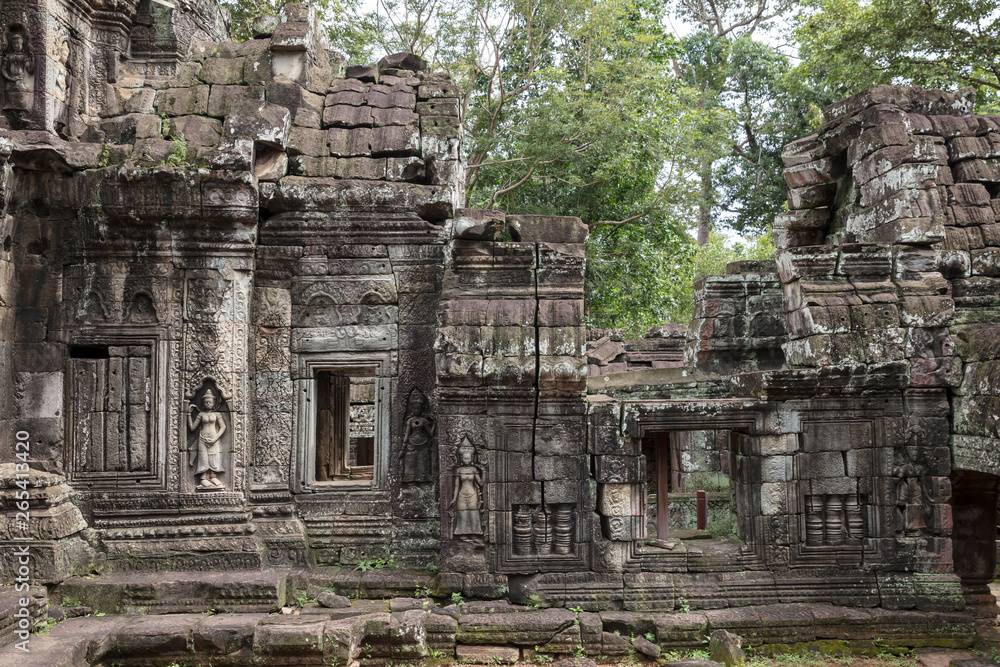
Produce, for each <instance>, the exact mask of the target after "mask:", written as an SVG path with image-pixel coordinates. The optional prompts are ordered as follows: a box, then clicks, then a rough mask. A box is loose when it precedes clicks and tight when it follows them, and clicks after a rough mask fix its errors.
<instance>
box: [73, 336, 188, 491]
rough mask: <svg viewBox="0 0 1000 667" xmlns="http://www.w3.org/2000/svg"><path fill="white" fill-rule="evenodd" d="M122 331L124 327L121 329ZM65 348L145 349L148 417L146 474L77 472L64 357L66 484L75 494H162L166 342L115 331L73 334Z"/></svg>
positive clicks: (166, 408) (164, 477) (164, 485)
mask: <svg viewBox="0 0 1000 667" xmlns="http://www.w3.org/2000/svg"><path fill="white" fill-rule="evenodd" d="M122 328H125V327H122ZM68 345H69V346H74V347H75V346H81V347H134V346H145V347H148V348H149V351H150V353H149V354H150V364H149V367H150V378H149V380H150V406H151V409H150V413H149V418H150V421H151V424H150V426H149V433H150V439H151V442H150V443H149V444H150V447H149V457H150V461H149V471H144V472H127V471H122V472H88V471H81V470H77V468H76V453H75V451H74V448H75V444H76V443H75V442H74V440H73V424H74V421H75V420H76V416H77V412H76V402H75V400H74V396H73V380H72V373H73V361H72V359H71V357H70V356H69V353H68V349H67V354H66V380H65V382H64V392H65V393H64V402H63V405H64V406H65V418H66V422H65V423H66V426H65V438H64V440H65V445H64V448H63V461H64V463H65V468H64V469H65V470H66V477H67V479H68V480H69V481H70V482H78V483H79V484H78V486H79V487H80V488H79V490H81V491H84V492H87V491H94V492H97V491H109V490H115V491H134V490H157V489H158V490H165V489H166V488H167V470H166V468H167V466H166V460H167V456H166V454H167V452H166V449H167V444H166V443H167V439H168V437H167V428H168V424H169V422H170V419H169V415H168V411H169V405H168V401H167V400H166V398H165V397H166V396H167V395H168V387H167V381H168V377H169V369H168V368H167V363H168V361H167V360H168V356H169V350H168V346H169V342H168V341H166V340H164V339H163V337H162V336H161V335H159V334H158V333H151V332H149V331H136V332H128V331H127V330H126V331H122V330H121V329H118V330H116V331H114V332H110V331H109V332H107V333H104V332H88V333H85V334H77V335H74V336H72V337H71V338H70V340H69V341H68Z"/></svg>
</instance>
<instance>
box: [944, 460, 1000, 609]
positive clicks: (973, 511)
mask: <svg viewBox="0 0 1000 667" xmlns="http://www.w3.org/2000/svg"><path fill="white" fill-rule="evenodd" d="M997 480H998V478H997V476H996V475H987V474H984V473H980V472H971V471H965V470H957V471H955V472H954V473H952V475H951V484H952V491H951V510H952V521H953V526H954V528H953V532H952V540H953V553H954V558H955V574H957V575H958V576H959V578H960V579H961V580H962V591H963V593H964V594H965V602H966V604H967V605H968V606H969V607H970V609H972V610H973V611H974V612H975V613H976V615H977V616H979V617H981V618H995V617H996V615H997V605H996V599H995V598H994V597H993V595H992V594H991V593H990V583H992V582H993V579H994V577H995V576H996V566H997Z"/></svg>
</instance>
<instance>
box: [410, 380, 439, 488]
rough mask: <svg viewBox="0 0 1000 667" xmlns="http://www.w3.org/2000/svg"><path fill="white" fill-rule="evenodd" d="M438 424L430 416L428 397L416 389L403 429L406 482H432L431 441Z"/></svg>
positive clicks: (413, 392)
mask: <svg viewBox="0 0 1000 667" xmlns="http://www.w3.org/2000/svg"><path fill="white" fill-rule="evenodd" d="M436 429H437V422H436V421H435V420H434V417H432V416H430V414H429V409H428V405H427V397H426V396H424V394H423V392H421V391H420V390H419V389H417V388H416V387H414V389H413V391H411V392H410V397H409V400H408V401H407V406H406V425H405V427H404V428H403V454H402V462H401V467H402V476H403V481H404V482H429V481H431V441H432V440H433V439H434V431H435V430H436Z"/></svg>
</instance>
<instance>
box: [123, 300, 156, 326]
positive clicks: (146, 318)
mask: <svg viewBox="0 0 1000 667" xmlns="http://www.w3.org/2000/svg"><path fill="white" fill-rule="evenodd" d="M156 320H157V317H156V307H155V306H154V305H153V300H152V299H151V298H149V295H148V294H143V293H142V292H139V293H138V294H136V295H135V298H133V299H132V303H130V304H129V307H128V313H126V314H125V321H126V322H130V323H132V324H156Z"/></svg>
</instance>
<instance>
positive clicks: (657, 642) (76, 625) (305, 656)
mask: <svg viewBox="0 0 1000 667" xmlns="http://www.w3.org/2000/svg"><path fill="white" fill-rule="evenodd" d="M719 628H722V629H726V630H729V631H731V632H735V633H737V634H739V635H741V636H742V637H743V638H744V639H745V641H746V642H748V643H749V644H751V645H753V646H762V645H774V644H781V645H783V647H782V648H784V647H788V648H807V647H810V646H813V647H815V648H817V649H826V650H831V647H833V648H836V647H838V646H839V647H842V648H844V649H849V650H863V649H865V648H874V647H876V646H878V647H889V648H892V647H903V646H908V647H914V646H916V647H940V648H950V649H962V648H967V647H969V646H971V645H972V644H973V643H974V641H975V639H976V627H975V621H974V619H973V618H972V617H971V616H969V615H965V614H954V613H952V614H945V613H928V612H917V611H887V610H883V609H879V608H875V609H859V608H851V607H838V606H834V605H831V604H776V605H761V606H756V607H734V608H729V609H716V610H708V611H703V612H693V613H676V614H671V613H649V612H627V611H612V612H601V613H594V612H581V611H574V610H571V609H561V608H559V609H533V608H528V607H523V606H518V605H511V604H509V603H506V602H503V601H489V602H481V601H477V602H467V603H463V604H460V605H449V606H448V607H439V606H437V605H436V604H435V603H434V602H433V601H432V600H430V599H426V598H425V599H418V598H395V599H392V600H378V601H376V600H356V601H353V602H352V603H351V605H350V606H349V607H344V608H341V609H330V608H323V607H318V606H317V605H315V604H313V603H308V604H306V605H305V606H304V607H303V608H302V609H300V610H298V613H271V614H264V613H232V614H230V613H213V614H191V613H188V614H159V615H148V616H115V615H107V616H101V617H97V616H86V617H79V618H70V619H67V620H65V621H63V622H61V623H58V624H57V625H55V627H53V628H52V629H51V630H50V631H49V632H48V633H47V634H45V635H33V636H32V638H31V640H30V646H29V648H30V651H29V652H28V653H24V652H23V651H20V650H18V649H17V648H16V647H15V646H14V645H13V644H8V645H7V646H4V647H3V648H2V649H0V667H35V666H38V667H42V666H44V667H82V666H85V665H112V664H116V663H120V664H121V665H168V664H170V663H171V662H177V663H179V664H182V665H184V664H212V665H233V666H241V665H248V666H249V665H256V666H260V665H263V666H274V667H278V666H284V665H290V664H297V665H305V664H316V665H326V664H337V665H340V666H342V667H350V666H351V665H358V664H360V661H361V660H362V659H363V660H364V664H365V665H369V666H375V667H378V666H379V665H383V666H384V665H388V663H389V662H390V661H392V662H396V663H398V662H399V661H406V660H412V661H427V660H435V659H437V660H439V661H446V662H450V661H452V660H454V659H456V658H460V659H465V660H468V661H475V660H476V659H477V656H483V655H485V654H486V653H490V654H491V655H499V656H501V657H506V659H513V658H514V657H515V655H514V654H515V653H516V659H518V660H524V661H527V662H531V661H532V660H533V659H534V658H535V657H536V655H537V654H539V653H542V654H545V655H548V656H556V657H559V656H561V655H573V654H580V653H585V654H587V655H590V656H605V657H607V658H615V657H618V656H625V655H639V656H647V657H649V658H655V657H657V655H658V653H659V651H660V650H661V649H662V650H679V649H691V648H701V647H702V646H703V643H702V642H703V639H704V638H705V637H706V636H707V635H708V634H710V633H711V632H712V630H715V629H719ZM539 662H541V661H539ZM929 667H931V666H929ZM935 667H936V666H935Z"/></svg>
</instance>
